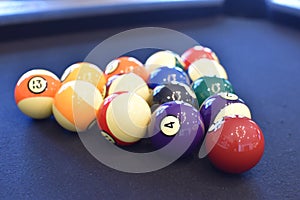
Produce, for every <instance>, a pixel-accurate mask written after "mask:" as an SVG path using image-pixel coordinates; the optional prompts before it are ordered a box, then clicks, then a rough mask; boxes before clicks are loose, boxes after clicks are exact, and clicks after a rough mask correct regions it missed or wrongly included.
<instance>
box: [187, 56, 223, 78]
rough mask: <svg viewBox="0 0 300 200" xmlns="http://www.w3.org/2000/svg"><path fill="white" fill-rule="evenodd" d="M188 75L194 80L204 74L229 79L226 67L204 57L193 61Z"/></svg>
mask: <svg viewBox="0 0 300 200" xmlns="http://www.w3.org/2000/svg"><path fill="white" fill-rule="evenodd" d="M188 75H189V77H190V78H191V80H192V81H195V80H197V79H198V78H201V77H203V76H216V77H219V78H224V79H228V76H227V73H226V71H225V69H224V67H223V66H222V65H221V64H220V63H218V62H217V61H215V60H210V59H207V58H202V59H199V60H197V61H195V62H193V63H192V64H191V65H190V66H189V68H188Z"/></svg>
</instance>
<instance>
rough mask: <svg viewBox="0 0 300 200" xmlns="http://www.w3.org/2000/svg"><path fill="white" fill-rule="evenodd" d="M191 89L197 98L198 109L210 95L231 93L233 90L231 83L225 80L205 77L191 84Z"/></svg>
mask: <svg viewBox="0 0 300 200" xmlns="http://www.w3.org/2000/svg"><path fill="white" fill-rule="evenodd" d="M191 87H192V89H193V90H194V92H195V94H196V96H197V99H198V104H199V106H200V107H201V105H202V103H203V102H204V101H205V100H206V99H207V98H208V97H210V96H211V95H214V94H217V93H220V92H229V93H233V88H232V85H231V83H230V82H229V81H228V80H226V79H223V78H217V77H208V76H205V77H202V78H199V79H197V80H196V81H194V82H193V84H192V86H191Z"/></svg>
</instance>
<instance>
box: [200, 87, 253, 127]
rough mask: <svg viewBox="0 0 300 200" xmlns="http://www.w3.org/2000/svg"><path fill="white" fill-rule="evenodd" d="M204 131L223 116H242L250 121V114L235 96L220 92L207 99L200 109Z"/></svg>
mask: <svg viewBox="0 0 300 200" xmlns="http://www.w3.org/2000/svg"><path fill="white" fill-rule="evenodd" d="M200 114H201V116H202V117H203V120H204V126H205V130H206V131H207V130H208V128H209V127H210V126H211V125H212V124H213V123H216V122H218V121H219V120H221V119H222V118H223V117H225V116H234V115H239V116H244V117H248V118H250V119H251V112H250V110H249V108H248V106H247V105H246V104H245V102H244V101H243V100H242V99H240V98H239V97H238V96H237V95H236V94H233V93H228V92H222V93H218V94H215V95H212V96H210V97H208V98H207V99H206V100H205V101H204V102H203V104H202V105H201V107H200Z"/></svg>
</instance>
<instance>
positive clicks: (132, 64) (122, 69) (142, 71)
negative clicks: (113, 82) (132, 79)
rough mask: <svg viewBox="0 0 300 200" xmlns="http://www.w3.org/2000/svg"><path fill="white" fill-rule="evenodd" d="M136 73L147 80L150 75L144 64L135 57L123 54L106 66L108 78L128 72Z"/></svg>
mask: <svg viewBox="0 0 300 200" xmlns="http://www.w3.org/2000/svg"><path fill="white" fill-rule="evenodd" d="M130 72H132V73H135V74H137V75H138V76H140V77H141V78H142V79H144V80H145V81H146V80H147V79H148V77H149V72H148V71H147V70H146V68H145V67H144V65H143V64H142V63H141V62H140V61H139V60H137V59H136V58H134V57H128V56H123V57H119V58H117V59H115V60H112V61H111V62H110V63H108V65H107V66H106V68H105V71H104V73H105V76H106V78H107V79H109V78H110V77H112V76H114V75H121V74H127V73H130Z"/></svg>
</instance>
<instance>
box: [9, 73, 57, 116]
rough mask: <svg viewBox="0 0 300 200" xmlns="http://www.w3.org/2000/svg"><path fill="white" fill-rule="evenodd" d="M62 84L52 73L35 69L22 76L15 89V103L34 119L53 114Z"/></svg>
mask: <svg viewBox="0 0 300 200" xmlns="http://www.w3.org/2000/svg"><path fill="white" fill-rule="evenodd" d="M60 85H61V82H60V80H59V78H58V77H57V76H56V75H55V74H53V73H52V72H50V71H48V70H44V69H33V70H30V71H28V72H26V73H25V74H23V75H22V76H21V78H20V79H19V81H18V82H17V85H16V87H15V101H16V103H17V105H18V107H19V109H20V110H21V111H22V112H23V113H24V114H26V115H28V116H29V117H31V118H34V119H44V118H47V117H49V116H50V115H51V114H52V103H53V97H54V95H55V93H56V92H57V91H58V89H59V87H60Z"/></svg>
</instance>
